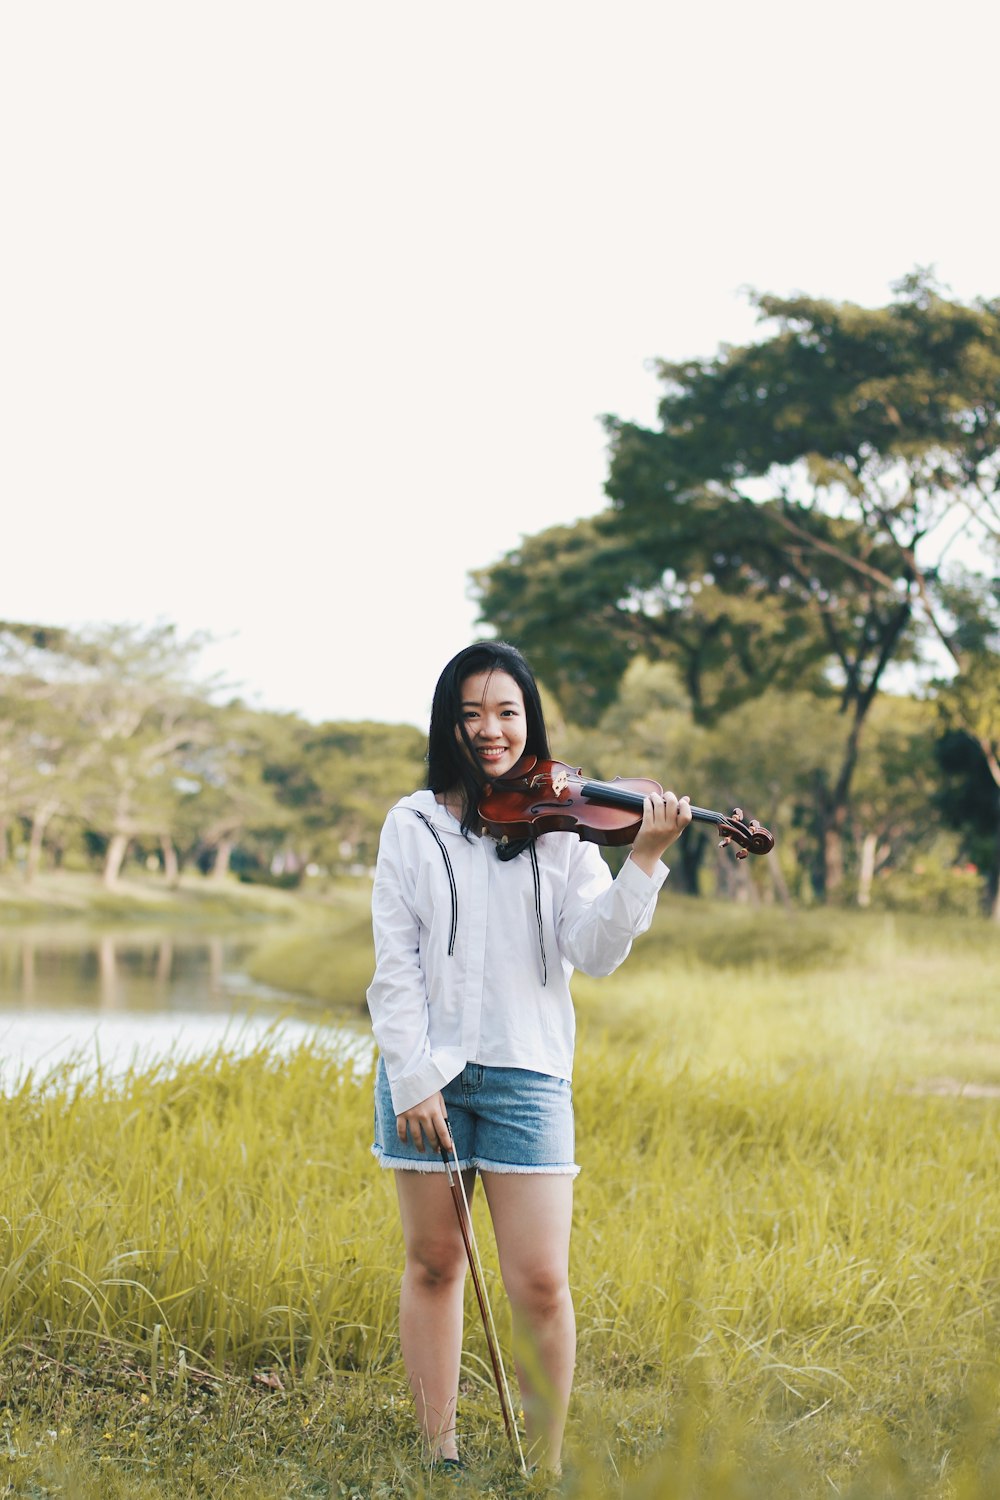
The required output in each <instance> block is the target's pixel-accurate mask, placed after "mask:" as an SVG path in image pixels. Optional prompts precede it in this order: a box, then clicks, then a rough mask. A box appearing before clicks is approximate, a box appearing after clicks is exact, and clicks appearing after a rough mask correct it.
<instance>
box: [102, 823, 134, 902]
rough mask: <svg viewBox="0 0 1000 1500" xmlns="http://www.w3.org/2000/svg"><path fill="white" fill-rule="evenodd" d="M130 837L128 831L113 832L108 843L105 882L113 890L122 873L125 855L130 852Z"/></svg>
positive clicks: (105, 859) (105, 858)
mask: <svg viewBox="0 0 1000 1500" xmlns="http://www.w3.org/2000/svg"><path fill="white" fill-rule="evenodd" d="M129 843H130V839H129V836H128V834H127V833H113V834H112V835H111V841H110V843H109V844H108V852H107V853H106V854H105V856H104V875H103V877H102V878H103V880H104V884H105V885H106V886H107V887H108V889H109V890H111V889H112V888H113V887H114V886H115V885H117V884H118V876H119V875H120V874H121V868H122V865H123V864H124V863H125V855H126V854H127V853H128V846H129Z"/></svg>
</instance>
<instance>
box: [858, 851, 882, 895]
mask: <svg viewBox="0 0 1000 1500" xmlns="http://www.w3.org/2000/svg"><path fill="white" fill-rule="evenodd" d="M877 851H878V835H877V834H875V833H866V834H865V836H864V838H863V839H862V840H861V868H860V870H859V871H858V905H859V906H871V904H872V880H873V879H874V878H875V855H876V853H877Z"/></svg>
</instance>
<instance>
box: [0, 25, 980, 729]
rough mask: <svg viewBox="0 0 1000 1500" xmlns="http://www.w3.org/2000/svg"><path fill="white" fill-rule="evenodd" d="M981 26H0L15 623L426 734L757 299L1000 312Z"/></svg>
mask: <svg viewBox="0 0 1000 1500" xmlns="http://www.w3.org/2000/svg"><path fill="white" fill-rule="evenodd" d="M998 43H1000V7H997V6H996V5H995V3H993V0H954V3H951V4H949V5H943V4H926V3H922V0H907V3H897V0H866V3H863V4H862V3H857V0H842V3H840V4H838V5H837V6H832V5H830V6H804V5H802V4H801V0H796V3H795V4H792V3H786V0H758V3H757V4H755V5H753V6H750V5H747V4H745V3H743V4H734V3H728V0H724V3H718V4H715V5H711V6H709V5H700V6H692V5H687V6H680V5H678V4H670V3H653V0H616V3H615V4H613V5H612V4H609V3H604V4H595V3H592V0H571V3H569V0H531V3H526V0H505V3H504V4H503V5H502V6H501V5H492V6H486V5H483V4H476V3H474V0H461V3H457V0H422V3H420V4H416V3H414V0H382V3H380V0H369V3H364V4H361V3H358V0H354V3H352V4H346V3H337V0H325V3H315V0H282V3H280V4H279V3H277V0H274V3H270V4H262V3H259V0H196V3H192V0H171V3H169V4H167V3H166V0H162V3H159V4H156V3H150V0H122V3H108V0H87V3H86V4H85V5H81V4H79V3H78V0H71V3H67V0H49V3H45V4H31V5H8V6H4V7H3V8H2V10H0V203H2V213H3V221H4V228H3V232H2V235H0V422H2V435H0V507H2V510H0V515H2V527H0V543H2V552H3V566H2V570H0V579H2V583H0V618H6V619H14V620H30V621H36V622H44V623H49V624H64V625H75V626H83V625H86V624H88V623H96V622H103V621H121V622H131V623H134V624H140V625H141V624H153V623H155V622H158V621H172V622H174V623H175V624H176V625H177V627H178V629H179V630H180V631H181V632H182V634H184V635H188V634H192V633H194V632H198V631H205V632H208V633H209V635H210V636H211V637H212V638H213V644H212V645H211V646H210V647H209V648H208V649H207V650H206V652H205V653H204V656H203V664H204V670H205V671H206V673H208V672H211V673H218V674H221V676H222V678H223V679H224V680H225V681H226V682H227V683H229V684H230V685H231V686H232V689H233V691H234V692H238V693H239V694H240V695H241V696H243V697H244V698H245V699H246V700H247V701H248V702H250V703H252V704H254V705H256V706H258V707H261V708H273V709H282V710H294V711H296V712H299V713H302V714H304V715H305V716H306V717H308V718H310V719H313V720H321V719H340V720H355V719H376V720H382V721H387V722H410V723H414V724H417V725H421V726H426V720H427V713H428V710H429V705H430V698H431V694H432V692H433V687H434V682H435V680H436V678H437V675H438V673H439V671H440V669H441V667H442V666H443V665H444V663H445V662H446V661H447V660H448V658H449V657H450V656H452V655H453V654H454V653H455V652H456V651H458V650H459V649H461V647H462V646H464V645H466V644H467V643H468V642H469V641H470V640H473V639H475V638H477V636H479V635H481V634H483V633H484V631H483V629H482V627H481V626H478V625H477V623H476V615H477V611H476V607H475V603H474V601H473V599H472V598H471V597H470V586H469V573H470V571H471V570H472V569H474V568H482V567H485V566H487V565H488V564H490V563H491V562H493V561H495V560H496V559H497V558H499V557H500V556H501V555H503V554H504V553H505V552H507V551H509V550H510V549H511V548H513V547H516V546H517V544H518V542H519V541H520V539H521V538H522V536H524V535H529V534H531V533H533V532H536V531H539V530H541V529H542V528H543V527H546V526H551V525H555V524H558V523H571V522H573V521H574V520H576V519H577V518H579V517H581V516H584V515H589V514H593V513H594V512H596V511H597V510H599V509H600V508H601V507H602V505H603V504H604V494H603V483H604V479H605V477H606V471H607V454H606V447H605V439H604V432H603V429H602V427H601V424H600V421H599V418H600V416H601V415H602V414H603V413H608V412H611V413H615V414H616V415H618V416H621V417H625V418H628V419H631V420H635V421H640V422H647V423H648V422H653V421H654V420H655V414H656V405H657V398H658V385H657V380H656V376H655V371H654V368H653V362H654V361H655V359H656V358H658V357H660V358H665V359H681V358H688V357H693V356H699V355H711V354H712V353H714V352H715V350H716V349H717V348H718V346H719V345H720V344H721V343H726V342H729V343H738V342H742V341H745V340H747V339H749V338H751V337H753V336H755V324H754V317H753V312H752V308H751V307H750V306H749V303H748V300H747V296H746V289H747V288H748V287H753V288H757V289H759V290H762V291H771V292H776V293H779V294H788V293H791V292H793V291H797V290H804V291H807V292H809V293H812V294H814V295H820V296H829V297H832V298H835V299H836V300H850V301H855V302H861V303H864V304H868V305H879V304H882V303H885V302H886V301H887V300H889V298H890V296H891V290H890V284H891V283H892V282H893V281H895V280H897V279H898V278H899V277H901V276H903V275H905V274H906V272H907V271H909V270H911V269H912V268H913V267H914V266H915V265H933V266H934V267H935V268H936V271H937V274H938V276H939V278H940V279H941V280H942V281H943V282H944V283H945V284H946V285H948V286H950V287H951V288H952V290H953V292H954V293H955V294H956V295H957V296H959V297H961V298H965V299H968V298H972V297H975V296H990V297H992V296H996V295H998V294H1000V254H998V250H997V245H998V240H1000V235H998V229H1000V222H998V221H1000V209H998V203H997V192H996V170H997V168H996V146H995V103H994V101H995V93H996V87H995V72H994V69H995V59H996V56H997V49H998Z"/></svg>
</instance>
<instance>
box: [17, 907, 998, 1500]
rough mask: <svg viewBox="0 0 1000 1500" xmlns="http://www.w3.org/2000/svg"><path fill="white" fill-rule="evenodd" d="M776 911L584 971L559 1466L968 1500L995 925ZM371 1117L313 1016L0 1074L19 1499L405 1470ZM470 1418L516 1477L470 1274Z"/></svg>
mask: <svg viewBox="0 0 1000 1500" xmlns="http://www.w3.org/2000/svg"><path fill="white" fill-rule="evenodd" d="M807 916H808V914H807ZM773 918H774V925H773V927H772V928H771V929H770V930H768V929H767V927H766V926H765V925H764V924H766V922H768V921H770V920H771V914H765V916H764V918H763V919H761V918H760V914H743V913H736V914H734V913H732V912H731V911H727V912H725V913H722V912H716V913H712V912H711V911H709V910H704V909H698V910H697V911H694V910H691V911H689V910H688V908H687V906H686V905H685V904H683V903H677V904H675V905H673V906H672V907H671V910H670V919H671V920H670V921H669V922H666V921H664V922H663V923H662V924H660V925H659V926H658V931H657V935H656V936H655V937H652V938H651V939H650V940H649V941H648V942H647V943H644V944H641V945H639V946H638V947H637V950H636V953H635V955H634V956H633V960H632V961H631V965H630V969H629V970H628V971H625V973H623V975H622V977H621V978H613V979H612V980H610V981H602V982H601V983H600V984H594V985H591V984H581V986H580V990H581V1006H580V1009H581V1036H580V1045H579V1053H578V1059H579V1065H578V1072H577V1077H576V1080H575V1095H576V1101H577V1110H578V1122H579V1156H580V1160H581V1161H582V1163H583V1165H584V1171H583V1173H582V1175H581V1177H580V1179H579V1188H578V1195H577V1206H576V1227H575V1236H574V1262H573V1284H574V1290H575V1295H576V1301H577V1308H578V1315H579V1324H580V1360H579V1378H578V1383H577V1389H576V1392H575V1396H574V1403H573V1409H572V1416H571V1424H570V1438H569V1446H570V1456H571V1462H572V1463H573V1465H574V1473H575V1477H574V1478H572V1479H571V1480H570V1481H569V1482H568V1486H567V1488H568V1492H569V1493H570V1494H575V1495H579V1496H580V1497H581V1500H582V1497H589V1496H598V1495H625V1496H628V1497H629V1500H640V1497H647V1496H648V1497H649V1500H653V1497H661V1496H663V1497H674V1496H676V1497H678V1500H681V1497H683V1500H695V1497H698V1500H702V1497H704V1500H738V1497H756V1496H786V1495H787V1496H789V1497H791V1496H795V1497H812V1496H816V1497H819V1496H828V1495H842V1496H849V1495H851V1496H854V1497H855V1500H862V1497H864V1500H869V1497H875V1496H887V1497H888V1496H890V1495H892V1496H895V1497H909V1496H917V1495H920V1496H928V1497H936V1500H937V1497H940V1500H946V1497H948V1500H951V1497H954V1500H961V1497H967V1500H972V1497H983V1500H985V1497H986V1496H995V1494H996V1493H997V1492H998V1490H1000V1447H998V1437H1000V1425H998V1421H997V1394H998V1389H1000V1381H998V1362H997V1343H996V1333H997V1321H998V1312H1000V1171H998V1167H1000V1161H998V1156H1000V1145H998V1133H997V1123H998V1121H997V1114H998V1110H1000V1102H998V1101H997V1099H996V1098H994V1097H993V1087H994V1085H995V1084H996V1083H997V1081H998V1079H1000V1069H998V1068H997V1067H996V1059H995V1055H993V1054H991V1053H990V1051H989V1050H988V1049H984V1048H983V1045H982V1044H983V1040H984V1039H985V1038H988V1037H989V1035H990V1030H991V1027H992V1025H993V1010H994V1005H995V999H994V997H995V993H996V990H997V984H996V976H997V957H998V945H997V939H996V935H995V934H993V933H992V932H991V931H990V930H989V929H985V928H983V927H980V926H976V925H973V924H968V926H966V925H963V924H944V925H941V926H934V925H933V924H927V923H924V924H920V925H919V926H913V927H911V926H909V925H906V924H903V925H900V922H899V919H896V920H895V921H894V922H892V923H888V924H887V923H886V922H884V921H882V920H878V921H872V922H865V921H863V920H860V919H855V920H853V921H852V919H850V918H846V917H845V918H843V919H840V918H834V919H832V920H831V919H828V918H824V919H822V920H819V921H816V922H813V920H812V917H811V916H809V920H808V921H806V922H803V923H801V924H798V923H797V919H796V920H794V921H793V923H792V925H790V926H786V927H782V925H781V921H780V914H777V913H775V914H773ZM342 920H343V922H344V928H343V935H342V937H341V942H342V944H343V947H344V950H345V962H346V959H347V957H348V956H349V955H348V954H347V950H348V948H349V941H348V937H347V936H346V934H348V933H349V932H350V931H351V930H353V929H352V927H351V915H350V913H349V912H347V911H345V912H343V913H342ZM321 940H322V935H321V934H314V935H313V937H311V938H309V940H308V941H309V942H313V941H321ZM359 941H360V938H359ZM300 957H301V955H300ZM354 961H355V963H356V965H357V966H358V967H360V959H359V958H358V957H357V954H355V956H354ZM626 974H627V975H628V976H629V977H628V978H626ZM280 982H282V983H287V977H286V978H285V979H283V980H281V981H280ZM355 998H356V997H355ZM969 1080H973V1081H974V1082H975V1083H976V1085H977V1087H978V1089H979V1090H980V1091H981V1092H978V1093H975V1094H970V1093H969V1092H968V1091H967V1092H966V1093H965V1094H963V1093H961V1092H960V1089H961V1086H962V1084H967V1083H968V1082H969ZM369 1139H370V1092H369V1081H368V1080H367V1079H364V1078H358V1077H356V1076H355V1075H354V1074H353V1072H351V1071H350V1070H349V1069H347V1068H345V1067H344V1066H343V1065H341V1064H339V1063H337V1062H336V1061H335V1060H334V1059H333V1058H332V1057H331V1056H329V1055H327V1054H326V1053H325V1052H324V1051H323V1049H322V1047H321V1046H319V1045H317V1046H316V1047H313V1048H308V1049H305V1050H303V1051H301V1052H299V1053H298V1054H296V1055H294V1056H293V1057H291V1058H285V1059H280V1060H279V1059H278V1058H277V1057H276V1056H274V1055H273V1054H271V1053H269V1051H268V1050H267V1049H266V1048H265V1049H262V1050H261V1051H259V1052H257V1053H256V1054H254V1055H252V1056H250V1057H247V1058H242V1059H235V1058H232V1057H229V1056H226V1055H220V1056H218V1057H215V1058H213V1059H209V1060H207V1061H205V1062H202V1063H198V1064H189V1065H185V1066H183V1067H180V1068H175V1069H173V1070H172V1071H171V1070H167V1069H160V1070H154V1071H152V1072H147V1073H141V1074H133V1075H130V1076H129V1077H128V1078H127V1079H126V1080H125V1081H124V1083H122V1082H118V1083H117V1084H115V1085H114V1086H112V1085H111V1084H110V1083H108V1082H107V1081H103V1080H101V1079H99V1078H97V1079H94V1080H92V1082H91V1084H90V1086H88V1087H87V1088H81V1087H79V1086H78V1085H75V1084H71V1083H70V1082H69V1081H68V1080H59V1079H58V1078H57V1079H54V1080H52V1081H50V1083H49V1085H48V1087H47V1088H46V1089H45V1090H42V1091H40V1090H38V1089H31V1088H29V1089H26V1090H24V1091H23V1092H22V1093H21V1094H20V1095H19V1096H17V1097H15V1098H12V1099H8V1100H4V1101H0V1202H2V1203H3V1205H4V1210H3V1212H4V1217H3V1218H2V1219H0V1266H2V1268H3V1269H2V1271H0V1380H2V1386H0V1462H2V1461H3V1460H2V1454H3V1446H2V1445H3V1444H4V1442H5V1443H6V1448H7V1459H6V1465H7V1467H6V1482H7V1486H8V1487H7V1490H6V1493H9V1494H17V1495H26V1496H27V1495H37V1496H48V1495H56V1494H60V1495H74V1496H91V1495H93V1496H98V1495H99V1496H102V1497H103V1496H111V1497H117V1496H122V1497H125V1496H128V1497H133V1496H134V1497H153V1496H156V1497H160V1496H163V1497H166V1496H170V1497H176V1496H194V1495H205V1496H213V1497H214V1496H221V1495H226V1494H230V1493H236V1491H237V1490H239V1491H240V1492H242V1493H243V1494H245V1495H247V1496H250V1497H257V1496H261V1497H263V1496H282V1497H284V1496H288V1497H292V1496H321V1495H322V1496H348V1497H350V1496H356V1497H368V1496H379V1497H381V1496H386V1497H387V1496H390V1495H391V1496H413V1497H415V1496H418V1495H420V1494H422V1493H424V1492H425V1489H426V1477H425V1476H424V1475H423V1474H422V1472H421V1469H420V1455H419V1450H418V1447H417V1444H416V1442H415V1440H414V1437H413V1433H412V1425H411V1419H410V1408H409V1400H408V1397H407V1395H406V1391H405V1382H404V1378H403V1372H402V1369H401V1367H400V1364H399V1360H398V1354H397V1349H396V1343H395V1335H394V1327H395V1299H396V1289H397V1283H398V1274H399V1264H400V1237H399V1229H398V1223H397V1213H396V1208H395V1201H394V1197H393V1192H392V1186H391V1183H390V1182H388V1181H387V1180H386V1179H385V1177H383V1176H382V1175H381V1174H379V1173H378V1171H377V1169H375V1168H374V1167H373V1166H372V1164H371V1160H370V1157H369V1154H368V1142H369ZM476 1212H477V1217H478V1216H479V1215H481V1213H482V1205H478V1206H477V1210H476ZM480 1238H481V1241H482V1244H483V1247H484V1249H485V1250H486V1251H487V1264H488V1275H489V1277H490V1280H491V1283H492V1285H493V1290H494V1302H495V1305H496V1306H497V1308H498V1311H499V1310H500V1309H501V1308H502V1297H501V1296H500V1293H499V1287H498V1283H497V1276H496V1270H495V1265H494V1262H493V1259H492V1256H491V1255H490V1253H489V1250H488V1247H489V1244H490V1236H489V1231H488V1226H487V1224H486V1222H485V1220H481V1221H480ZM500 1322H501V1336H502V1337H503V1338H506V1330H505V1326H504V1319H503V1317H502V1315H501V1317H500ZM460 1425H461V1428H462V1430H463V1433H464V1435H465V1444H464V1446H465V1452H466V1456H467V1458H468V1459H469V1460H470V1461H471V1462H472V1464H473V1465H474V1475H475V1477H474V1482H473V1490H474V1492H476V1493H481V1494H490V1495H496V1496H509V1495H516V1494H520V1493H524V1492H525V1490H526V1488H527V1489H528V1490H531V1489H535V1490H537V1489H540V1482H539V1481H533V1482H532V1484H531V1485H530V1486H527V1487H526V1486H525V1485H524V1484H523V1482H522V1481H519V1480H518V1479H517V1477H516V1476H515V1475H514V1474H513V1472H512V1470H511V1466H510V1463H509V1461H508V1459H507V1456H506V1454H505V1452H504V1444H503V1434H502V1425H501V1423H500V1421H499V1416H498V1414H497V1412H496V1398H495V1395H493V1394H491V1389H490V1386H489V1377H488V1371H487V1367H486V1363H485V1347H484V1344H483V1341H482V1335H481V1333H480V1330H479V1328H478V1326H477V1318H476V1316H475V1309H474V1305H473V1304H472V1303H471V1301H470V1316H469V1322H468V1331H467V1340H466V1357H465V1364H464V1372H463V1396H462V1408H461V1414H460ZM4 1483H5V1475H4V1470H3V1469H0V1494H3V1493H4V1489H3V1485H4ZM439 1489H440V1486H439ZM448 1492H449V1493H453V1492H454V1491H453V1490H449V1491H448Z"/></svg>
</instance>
